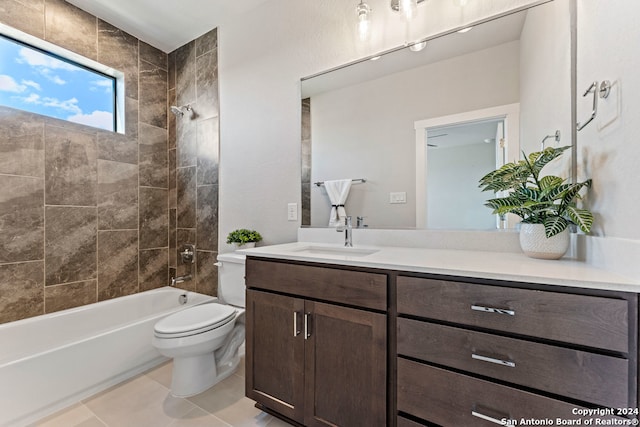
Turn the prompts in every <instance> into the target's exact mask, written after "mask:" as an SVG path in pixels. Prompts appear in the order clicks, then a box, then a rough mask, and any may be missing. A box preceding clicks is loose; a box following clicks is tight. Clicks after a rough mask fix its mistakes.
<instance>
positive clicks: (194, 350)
mask: <svg viewBox="0 0 640 427" xmlns="http://www.w3.org/2000/svg"><path fill="white" fill-rule="evenodd" d="M244 264H245V255H242V254H238V253H228V254H220V255H218V264H217V265H218V267H219V268H218V298H219V300H218V301H217V302H213V303H206V304H201V305H197V306H193V307H189V308H186V309H184V310H182V311H179V312H177V313H174V314H172V315H169V316H167V317H165V318H163V319H162V320H160V321H159V322H158V323H156V325H155V327H154V337H153V345H154V347H155V348H156V349H158V351H159V352H160V353H161V354H162V355H164V356H167V357H172V358H173V375H172V378H171V394H172V395H174V396H177V397H188V396H193V395H194V394H198V393H202V392H203V391H205V390H206V389H208V388H210V387H211V386H213V385H214V384H216V383H218V382H219V381H221V380H223V379H225V378H226V377H228V376H229V375H231V374H232V373H233V372H234V371H235V369H236V367H237V366H238V363H239V362H240V357H241V354H240V352H239V349H240V346H241V345H242V344H243V343H244V311H245V310H244V308H245V286H244Z"/></svg>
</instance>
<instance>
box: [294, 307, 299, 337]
mask: <svg viewBox="0 0 640 427" xmlns="http://www.w3.org/2000/svg"><path fill="white" fill-rule="evenodd" d="M299 314H300V313H298V312H297V311H294V312H293V336H294V337H297V336H298V335H300V330H299V329H298V315H299Z"/></svg>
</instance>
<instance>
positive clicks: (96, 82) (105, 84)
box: [91, 80, 113, 88]
mask: <svg viewBox="0 0 640 427" xmlns="http://www.w3.org/2000/svg"><path fill="white" fill-rule="evenodd" d="M91 84H94V85H96V86H100V87H109V88H110V87H113V82H112V81H111V80H94V81H92V82H91Z"/></svg>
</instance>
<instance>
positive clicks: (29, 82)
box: [22, 80, 42, 90]
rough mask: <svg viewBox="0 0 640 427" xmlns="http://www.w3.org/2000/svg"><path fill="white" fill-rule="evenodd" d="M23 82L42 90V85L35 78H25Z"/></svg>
mask: <svg viewBox="0 0 640 427" xmlns="http://www.w3.org/2000/svg"><path fill="white" fill-rule="evenodd" d="M22 84H23V85H25V86H29V87H32V88H34V89H36V90H42V87H40V84H39V83H38V82H34V81H33V80H23V81H22Z"/></svg>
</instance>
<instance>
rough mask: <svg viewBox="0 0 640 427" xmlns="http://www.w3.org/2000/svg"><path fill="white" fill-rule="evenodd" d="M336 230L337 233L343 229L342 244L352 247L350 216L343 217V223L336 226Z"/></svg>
mask: <svg viewBox="0 0 640 427" xmlns="http://www.w3.org/2000/svg"><path fill="white" fill-rule="evenodd" d="M336 231H337V232H338V233H339V232H341V231H344V246H345V247H347V248H352V247H353V240H352V237H351V236H352V233H353V227H352V226H351V217H350V216H348V217H345V219H344V225H341V226H340V227H338V228H336Z"/></svg>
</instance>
